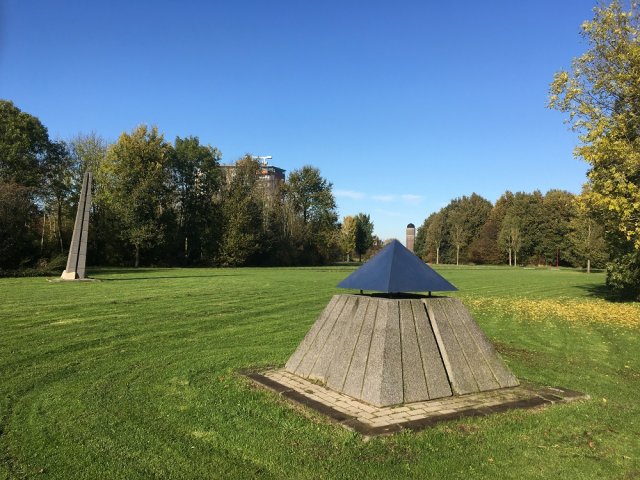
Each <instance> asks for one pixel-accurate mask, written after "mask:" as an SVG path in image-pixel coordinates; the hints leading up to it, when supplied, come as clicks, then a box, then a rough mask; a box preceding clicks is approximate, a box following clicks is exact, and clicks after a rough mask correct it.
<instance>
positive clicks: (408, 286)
mask: <svg viewBox="0 0 640 480" xmlns="http://www.w3.org/2000/svg"><path fill="white" fill-rule="evenodd" d="M338 287H339V288H353V289H355V290H373V291H376V292H386V293H402V292H444V291H454V290H458V289H457V288H456V287H454V286H453V285H451V284H450V283H449V282H448V281H447V280H445V279H444V278H443V277H442V276H441V275H440V274H439V273H437V272H436V271H435V270H433V269H432V268H431V267H429V266H428V265H427V264H426V263H424V262H423V261H422V260H421V259H420V258H419V257H417V256H416V255H414V254H413V253H411V252H410V251H409V250H408V249H407V248H405V246H404V245H402V244H401V243H400V242H399V241H398V240H392V241H391V242H390V243H389V244H388V245H387V246H386V247H384V248H383V249H382V250H380V252H378V254H377V255H376V256H375V257H373V258H372V259H371V260H369V261H368V262H367V263H365V264H364V265H362V266H361V267H360V268H359V269H358V270H356V271H355V272H353V273H352V274H351V275H349V276H348V277H347V278H345V279H344V280H343V281H342V282H340V283H339V284H338Z"/></svg>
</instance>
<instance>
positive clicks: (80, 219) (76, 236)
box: [60, 172, 93, 280]
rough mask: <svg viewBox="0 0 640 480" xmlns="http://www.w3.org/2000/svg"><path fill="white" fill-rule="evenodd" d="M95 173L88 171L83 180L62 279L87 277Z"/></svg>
mask: <svg viewBox="0 0 640 480" xmlns="http://www.w3.org/2000/svg"><path fill="white" fill-rule="evenodd" d="M92 179H93V175H91V172H86V173H85V174H84V178H83V180H82V190H81V191H80V201H79V202H78V212H77V213H76V223H75V225H74V227H73V236H72V237H71V246H70V247H69V258H68V259H67V268H66V269H65V271H64V272H62V276H61V277H60V278H62V280H82V279H84V278H86V275H85V270H86V265H87V240H88V237H89V211H90V210H91V181H92Z"/></svg>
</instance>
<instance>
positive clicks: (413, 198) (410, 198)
mask: <svg viewBox="0 0 640 480" xmlns="http://www.w3.org/2000/svg"><path fill="white" fill-rule="evenodd" d="M402 199H403V200H404V201H405V202H406V203H410V204H412V205H415V204H417V203H420V202H421V201H422V195H412V194H410V193H405V194H404V195H402Z"/></svg>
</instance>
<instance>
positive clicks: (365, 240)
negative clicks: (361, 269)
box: [355, 213, 373, 262]
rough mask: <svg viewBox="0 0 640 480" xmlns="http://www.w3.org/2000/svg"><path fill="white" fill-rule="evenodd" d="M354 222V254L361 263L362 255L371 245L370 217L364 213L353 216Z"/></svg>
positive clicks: (371, 224)
mask: <svg viewBox="0 0 640 480" xmlns="http://www.w3.org/2000/svg"><path fill="white" fill-rule="evenodd" d="M355 221H356V248H355V250H356V253H357V254H358V261H360V262H361V261H362V254H363V253H367V251H369V249H370V248H371V246H372V245H373V223H372V222H371V217H369V215H367V214H364V213H359V214H357V215H356V216H355Z"/></svg>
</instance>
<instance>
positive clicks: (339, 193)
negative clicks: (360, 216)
mask: <svg viewBox="0 0 640 480" xmlns="http://www.w3.org/2000/svg"><path fill="white" fill-rule="evenodd" d="M333 194H334V195H335V196H336V197H339V198H351V199H352V200H362V199H363V198H364V193H362V192H355V191H353V190H336V191H334V192H333Z"/></svg>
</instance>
